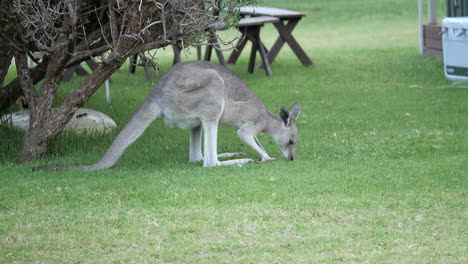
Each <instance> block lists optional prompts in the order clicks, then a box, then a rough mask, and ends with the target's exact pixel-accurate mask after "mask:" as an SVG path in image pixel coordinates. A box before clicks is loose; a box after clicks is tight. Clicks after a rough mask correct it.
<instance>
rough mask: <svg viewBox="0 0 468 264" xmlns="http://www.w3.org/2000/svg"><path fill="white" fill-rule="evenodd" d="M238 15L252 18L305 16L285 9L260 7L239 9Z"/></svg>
mask: <svg viewBox="0 0 468 264" xmlns="http://www.w3.org/2000/svg"><path fill="white" fill-rule="evenodd" d="M239 9H240V13H241V14H242V15H252V16H273V17H278V18H294V17H303V16H305V15H306V14H305V13H302V12H296V11H291V10H286V9H280V8H273V7H261V6H243V7H240V8H239Z"/></svg>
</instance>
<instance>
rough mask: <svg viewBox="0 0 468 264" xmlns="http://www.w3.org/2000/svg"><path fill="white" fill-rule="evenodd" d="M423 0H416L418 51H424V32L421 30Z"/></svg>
mask: <svg viewBox="0 0 468 264" xmlns="http://www.w3.org/2000/svg"><path fill="white" fill-rule="evenodd" d="M423 11H424V10H423V0H418V15H419V53H420V54H423V53H424V32H423Z"/></svg>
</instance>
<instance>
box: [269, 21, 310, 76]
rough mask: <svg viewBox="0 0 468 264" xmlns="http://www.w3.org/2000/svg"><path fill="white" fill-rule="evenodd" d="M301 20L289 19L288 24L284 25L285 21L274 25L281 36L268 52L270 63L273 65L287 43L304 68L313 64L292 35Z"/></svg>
mask: <svg viewBox="0 0 468 264" xmlns="http://www.w3.org/2000/svg"><path fill="white" fill-rule="evenodd" d="M299 19H300V18H295V19H289V21H288V22H287V24H284V22H283V21H281V22H279V23H274V24H273V25H275V27H276V29H277V30H278V33H279V34H280V36H279V37H278V39H277V40H276V41H275V43H274V44H273V47H272V48H271V49H270V51H269V52H268V59H269V61H270V63H273V61H274V60H275V58H276V56H277V55H278V53H279V51H280V50H281V48H282V47H283V45H284V44H285V43H288V45H289V46H290V47H291V49H292V50H293V51H294V53H295V54H296V56H297V57H298V58H299V60H300V61H301V62H302V64H303V65H304V66H306V67H307V66H310V65H312V64H313V63H312V61H311V60H310V59H309V57H308V56H307V55H306V54H305V52H304V50H303V49H302V48H301V46H300V45H299V44H298V43H297V41H296V39H294V37H293V36H292V35H291V33H292V31H293V30H294V28H295V27H296V25H297V23H298V22H299ZM260 67H264V64H262V65H260Z"/></svg>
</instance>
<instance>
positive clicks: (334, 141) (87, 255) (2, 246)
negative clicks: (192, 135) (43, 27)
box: [0, 0, 468, 263]
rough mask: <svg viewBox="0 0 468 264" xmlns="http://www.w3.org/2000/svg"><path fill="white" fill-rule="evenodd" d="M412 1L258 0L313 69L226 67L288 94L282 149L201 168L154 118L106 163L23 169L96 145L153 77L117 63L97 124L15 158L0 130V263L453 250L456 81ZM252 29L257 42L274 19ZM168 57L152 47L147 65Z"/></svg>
mask: <svg viewBox="0 0 468 264" xmlns="http://www.w3.org/2000/svg"><path fill="white" fill-rule="evenodd" d="M416 2H417V1H412V0H385V1H384V0H382V1H374V0H360V1H357V0H356V1H346V0H333V1H332V0H327V1H300V0H290V1H264V2H262V3H261V4H262V5H268V6H274V7H282V8H289V9H294V10H302V11H305V12H307V13H308V15H307V16H306V17H305V18H304V19H303V20H302V21H301V22H300V23H299V25H298V27H297V28H296V30H295V31H294V34H295V36H296V38H297V39H298V40H299V42H300V43H301V45H302V46H303V47H304V49H305V50H306V52H307V53H308V54H309V55H310V57H311V58H312V60H313V61H314V63H315V65H314V66H313V67H310V68H305V67H302V66H301V64H300V62H299V61H298V60H297V59H296V57H295V55H294V54H293V53H292V52H291V50H290V49H289V48H287V47H286V48H284V49H283V50H282V51H281V53H280V54H279V56H278V58H277V59H276V61H275V62H274V63H273V65H272V69H273V76H272V77H269V78H268V77H266V76H265V74H264V72H262V71H261V70H256V72H255V73H254V74H248V73H247V72H246V70H247V63H248V52H244V54H243V56H242V57H241V58H240V60H239V62H238V63H237V64H236V65H233V66H230V68H232V69H233V70H234V71H235V72H236V73H238V74H239V75H240V77H241V78H242V79H243V80H245V82H246V83H247V84H248V85H249V86H250V87H251V88H252V89H253V90H254V91H255V93H256V94H257V95H258V97H259V98H260V99H261V100H262V101H263V102H264V103H265V104H266V105H267V106H268V107H269V108H270V109H271V110H272V111H274V112H278V111H279V107H280V105H282V104H284V105H287V106H288V107H290V106H291V105H292V103H293V102H295V101H298V102H300V103H301V104H302V113H301V115H300V117H299V120H298V127H299V133H300V141H299V144H298V149H297V153H296V156H297V159H296V160H295V161H294V162H287V161H282V160H280V161H274V162H268V163H264V164H249V165H244V166H229V167H217V168H202V165H201V164H200V163H198V164H190V163H188V142H189V136H188V132H187V131H183V130H178V129H169V128H166V127H165V126H164V125H163V122H162V121H161V120H158V121H156V122H154V124H152V125H151V126H150V127H149V128H148V130H147V131H146V132H145V134H144V135H143V136H142V137H141V138H140V139H139V140H138V141H137V142H136V143H135V144H134V145H132V146H131V147H130V148H129V149H128V151H127V152H126V153H125V154H124V155H123V157H122V158H121V160H120V161H119V162H118V164H117V166H116V167H115V168H114V169H110V170H105V171H98V172H83V171H66V172H57V171H39V172H31V167H32V166H33V165H37V164H44V163H70V164H90V163H93V162H96V161H97V160H98V159H99V158H100V157H101V156H102V155H103V153H104V152H105V151H106V149H107V147H108V146H109V145H110V144H111V142H112V141H113V139H114V138H115V137H116V135H117V134H118V132H119V130H120V128H122V127H123V126H124V125H125V123H126V122H127V121H128V120H129V119H130V117H131V116H132V114H133V113H134V112H135V111H136V109H137V108H138V107H139V105H140V104H141V102H142V101H143V100H144V98H145V96H146V95H147V93H148V92H149V90H150V89H151V87H152V85H153V83H151V82H150V81H148V80H146V78H145V76H144V73H143V71H142V70H141V69H138V70H137V74H136V75H129V74H127V67H128V65H126V66H125V67H123V68H122V69H121V70H120V71H119V72H117V73H116V74H115V75H113V77H112V84H111V91H112V103H111V104H110V105H109V104H106V103H105V98H104V91H103V89H101V90H100V91H98V92H97V93H96V94H95V95H94V96H93V98H92V99H91V100H90V102H89V103H88V104H87V105H86V107H89V108H92V109H96V110H99V111H102V112H105V113H106V114H108V115H109V116H111V117H112V118H114V119H115V120H116V122H117V123H118V125H119V129H117V130H115V131H113V132H112V133H110V134H108V135H96V136H94V137H89V136H76V135H72V134H63V135H61V136H60V137H59V138H58V139H57V140H56V141H55V142H54V143H53V144H52V145H51V147H50V151H49V153H48V155H47V157H46V158H45V160H43V161H39V162H36V163H31V164H21V165H18V164H14V158H15V156H16V155H17V153H18V150H19V148H20V146H21V137H22V134H21V133H18V131H15V130H12V129H8V128H6V127H1V130H0V149H1V151H0V165H1V172H0V262H1V263H466V262H468V259H467V224H466V221H467V219H466V218H467V209H466V208H467V198H466V195H467V176H468V173H467V171H468V165H467V164H468V162H467V161H468V160H467V154H468V153H467V150H468V103H467V102H468V84H466V83H464V84H463V83H453V82H450V81H448V80H446V79H445V78H444V76H443V62H442V60H437V59H430V58H426V57H422V56H420V55H419V53H418V48H417V47H418V39H417V38H418V32H417V17H416V14H417V6H416V4H417V3H416ZM439 7H441V8H442V7H444V1H439ZM443 12H444V10H439V13H441V14H443ZM262 31H263V33H262V34H263V35H262V37H263V38H264V40H265V42H266V43H267V46H269V45H271V44H272V43H273V41H274V40H275V37H276V31H275V29H274V28H273V27H272V26H271V25H270V26H266V27H265V28H263V30H262ZM231 33H232V32H231ZM225 34H230V33H229V32H226V33H225ZM190 52H192V53H195V52H194V51H193V50H190ZM193 57H194V55H193V54H192V55H190V56H189V58H184V59H185V60H189V59H192V58H193ZM171 61H172V56H171V50H170V49H167V50H166V51H160V52H159V57H158V62H159V64H160V67H161V73H162V72H165V71H167V69H168V68H169V67H170V65H171ZM10 78H12V76H10ZM81 80H82V79H80V78H78V77H76V78H74V79H73V80H72V81H71V82H70V83H67V84H64V85H63V87H62V88H61V90H60V93H59V99H58V100H57V101H58V102H59V101H60V98H63V97H64V96H65V95H66V93H67V91H69V90H71V89H73V88H75V87H76V86H77V85H79V83H80V81H81ZM219 134H220V136H219V151H220V152H224V151H243V152H246V153H247V156H248V157H252V158H257V154H256V153H254V151H252V150H251V149H249V148H248V147H246V146H244V145H243V144H242V142H241V141H240V140H239V139H238V138H237V136H236V133H235V131H234V130H232V129H231V128H222V129H220V132H219ZM260 140H261V141H262V142H263V143H264V146H265V148H266V150H267V152H268V153H270V154H271V156H274V157H280V151H279V150H278V149H277V147H276V146H275V144H274V143H273V142H272V141H271V140H270V139H269V138H268V137H266V136H262V137H260Z"/></svg>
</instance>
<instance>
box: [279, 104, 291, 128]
mask: <svg viewBox="0 0 468 264" xmlns="http://www.w3.org/2000/svg"><path fill="white" fill-rule="evenodd" d="M279 116H280V118H281V120H282V121H283V123H284V124H285V125H287V124H288V120H289V111H288V109H287V108H286V107H285V106H281V109H280V113H279Z"/></svg>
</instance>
